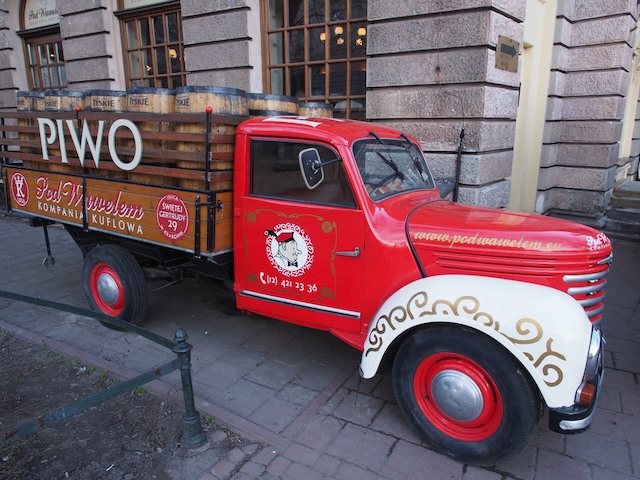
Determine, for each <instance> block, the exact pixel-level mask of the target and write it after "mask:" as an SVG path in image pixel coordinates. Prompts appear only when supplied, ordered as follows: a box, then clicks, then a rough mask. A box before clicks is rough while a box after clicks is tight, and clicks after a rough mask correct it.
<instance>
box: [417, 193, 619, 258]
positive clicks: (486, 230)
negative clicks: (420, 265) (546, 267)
mask: <svg viewBox="0 0 640 480" xmlns="http://www.w3.org/2000/svg"><path fill="white" fill-rule="evenodd" d="M407 221H408V225H407V227H408V233H409V236H410V240H411V242H412V243H413V245H414V247H416V248H418V249H420V247H423V248H424V247H430V248H431V249H437V250H442V249H449V250H457V251H465V252H467V253H478V254H492V255H504V254H507V255H509V254H511V255H513V254H518V253H520V254H525V255H527V256H529V255H533V256H537V255H536V252H537V253H538V254H542V255H543V256H546V255H547V254H549V255H550V256H555V255H558V254H571V253H582V254H584V253H589V252H591V253H595V252H601V253H602V252H604V251H606V250H609V252H608V253H610V250H611V243H610V241H609V239H608V238H607V237H606V235H604V234H602V233H600V232H599V231H597V230H595V229H593V228H590V227H587V226H584V225H581V224H577V223H574V222H569V221H565V220H561V219H557V218H551V217H545V216H540V215H530V214H523V213H517V212H510V211H506V210H496V209H489V208H479V207H476V206H473V207H472V206H467V205H462V204H459V203H453V202H447V201H435V202H427V203H425V204H423V205H421V206H418V207H416V208H414V209H413V211H412V213H411V214H410V215H409V218H408V219H407ZM608 253H607V255H608Z"/></svg>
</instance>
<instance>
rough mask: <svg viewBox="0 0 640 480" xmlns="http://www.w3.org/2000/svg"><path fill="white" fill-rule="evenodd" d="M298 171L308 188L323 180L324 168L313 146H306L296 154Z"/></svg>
mask: <svg viewBox="0 0 640 480" xmlns="http://www.w3.org/2000/svg"><path fill="white" fill-rule="evenodd" d="M298 160H299V161H300V172H302V178H304V183H305V184H306V185H307V188H308V189H309V190H313V189H314V188H316V187H317V186H318V185H320V183H322V181H323V180H324V170H323V168H322V162H321V161H320V154H319V153H318V150H317V149H315V148H307V149H306V150H302V151H301V152H300V153H299V154H298Z"/></svg>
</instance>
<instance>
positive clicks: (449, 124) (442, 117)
mask: <svg viewBox="0 0 640 480" xmlns="http://www.w3.org/2000/svg"><path fill="white" fill-rule="evenodd" d="M368 9H369V12H368V16H369V21H370V24H369V28H368V35H367V36H368V42H369V43H368V51H367V54H368V56H369V59H368V61H367V87H368V88H369V91H368V92H367V118H368V119H369V120H372V121H376V122H384V123H385V124H388V125H392V126H395V127H398V128H400V129H402V130H404V131H406V132H408V133H410V134H412V135H414V136H415V137H416V138H418V139H419V140H420V142H421V143H422V147H423V149H424V151H425V153H426V155H427V158H428V160H429V163H430V165H431V167H432V170H433V172H434V174H435V176H436V177H437V178H441V179H442V178H452V177H454V175H455V160H456V152H457V149H458V145H459V142H460V133H461V130H462V129H463V128H464V139H463V150H462V151H463V154H462V168H461V178H460V180H461V182H460V183H461V185H460V191H459V200H460V201H461V202H464V203H472V204H479V205H487V206H493V207H504V206H506V205H507V204H508V201H509V189H510V182H509V176H510V174H511V163H512V157H513V144H514V132H515V118H516V111H517V106H518V105H517V102H518V85H519V80H520V74H519V73H511V72H507V71H505V70H499V69H496V67H495V49H496V44H497V42H498V36H499V35H503V36H506V37H509V38H512V39H514V40H516V41H518V42H521V41H522V37H523V33H524V28H523V24H522V21H523V19H524V15H525V2H523V1H521V0H505V1H496V0H473V1H468V2H389V1H387V0H369V3H368Z"/></svg>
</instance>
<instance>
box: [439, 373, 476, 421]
mask: <svg viewBox="0 0 640 480" xmlns="http://www.w3.org/2000/svg"><path fill="white" fill-rule="evenodd" d="M431 394H432V396H433V400H434V402H435V403H436V404H437V405H438V408H439V409H440V410H441V411H442V412H443V413H444V414H445V415H447V416H449V417H450V418H452V419H453V420H456V421H458V422H471V421H473V420H475V419H476V418H478V417H479V416H480V414H481V413H482V410H483V408H484V400H483V398H482V392H481V391H480V388H479V387H478V385H477V384H476V382H474V381H473V380H472V379H471V377H469V376H468V375H465V374H464V373H461V372H459V371H457V370H443V371H442V372H439V373H438V374H437V375H436V376H435V377H433V381H432V382H431Z"/></svg>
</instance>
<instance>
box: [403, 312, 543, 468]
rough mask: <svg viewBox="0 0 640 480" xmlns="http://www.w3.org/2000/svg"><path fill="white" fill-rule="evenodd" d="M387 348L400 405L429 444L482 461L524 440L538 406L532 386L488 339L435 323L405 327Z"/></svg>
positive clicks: (503, 455) (490, 461) (518, 447)
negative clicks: (397, 341) (394, 344)
mask: <svg viewBox="0 0 640 480" xmlns="http://www.w3.org/2000/svg"><path fill="white" fill-rule="evenodd" d="M394 351H395V352H396V354H395V355H394V358H393V376H392V379H393V387H394V392H395V395H396V399H397V401H398V405H399V407H400V410H401V411H402V413H403V415H404V416H405V418H406V419H407V421H408V422H409V424H410V425H411V426H412V427H413V428H414V429H415V430H416V431H417V432H418V433H419V434H420V436H421V437H422V438H423V439H424V440H425V441H427V442H428V443H429V444H430V445H432V446H433V448H435V449H436V450H438V451H439V452H441V453H443V454H446V455H448V456H450V457H452V458H455V459H456V460H458V461H461V462H463V463H469V464H474V465H484V466H487V465H495V464H498V463H502V462H506V461H508V460H509V459H511V458H513V457H515V456H516V455H517V454H518V453H520V452H521V451H522V450H523V449H524V448H525V447H526V446H527V445H528V444H529V441H530V440H531V438H532V437H533V435H534V433H535V430H536V426H537V423H538V421H539V418H540V414H541V411H542V402H541V397H540V394H539V391H538V389H537V388H536V386H535V383H534V382H533V380H532V379H531V378H530V376H529V374H528V372H527V371H526V370H525V369H524V368H523V367H522V366H521V365H520V364H519V362H518V361H517V360H516V359H515V358H514V357H513V356H512V355H511V354H510V352H508V351H507V350H506V349H505V348H504V347H503V346H501V345H499V344H498V343H497V342H495V341H494V340H493V339H491V338H490V337H488V336H487V335H484V334H483V333H482V332H480V331H477V330H474V329H471V328H465V327H460V326H452V325H443V324H439V325H434V326H430V327H429V328H422V329H417V330H411V331H410V332H407V335H404V336H403V337H402V342H400V345H398V346H397V349H396V348H394ZM487 352H489V354H487ZM449 386H450V387H451V388H453V389H454V390H453V391H449V390H448V387H449ZM457 389H459V390H457ZM455 392H462V393H455ZM456 395H458V396H456Z"/></svg>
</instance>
